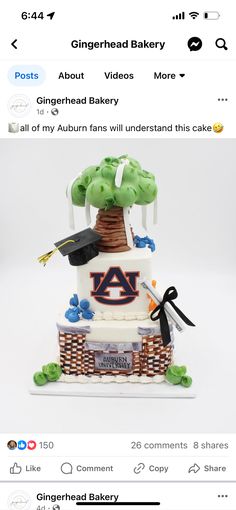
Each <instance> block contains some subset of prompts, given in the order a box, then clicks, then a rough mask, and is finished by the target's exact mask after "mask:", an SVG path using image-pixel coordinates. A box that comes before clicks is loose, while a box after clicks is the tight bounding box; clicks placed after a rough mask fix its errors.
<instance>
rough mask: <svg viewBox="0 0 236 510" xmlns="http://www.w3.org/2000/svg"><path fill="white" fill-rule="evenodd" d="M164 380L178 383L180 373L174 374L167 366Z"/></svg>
mask: <svg viewBox="0 0 236 510" xmlns="http://www.w3.org/2000/svg"><path fill="white" fill-rule="evenodd" d="M166 380H167V381H168V382H169V383H171V384H180V382H181V375H176V374H175V373H174V372H173V371H172V367H169V368H168V369H167V371H166Z"/></svg>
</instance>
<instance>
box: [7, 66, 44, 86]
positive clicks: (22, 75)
mask: <svg viewBox="0 0 236 510" xmlns="http://www.w3.org/2000/svg"><path fill="white" fill-rule="evenodd" d="M8 78H9V80H10V82H11V83H13V85H16V86H20V87H34V86H36V85H41V84H42V83H43V82H44V80H45V72H44V70H43V68H42V67H40V66H24V65H20V66H13V67H11V69H10V70H9V72H8Z"/></svg>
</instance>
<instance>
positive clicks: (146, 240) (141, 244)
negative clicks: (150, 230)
mask: <svg viewBox="0 0 236 510" xmlns="http://www.w3.org/2000/svg"><path fill="white" fill-rule="evenodd" d="M134 246H136V248H146V246H148V248H149V249H150V250H151V251H152V252H153V251H155V249H156V246H155V243H154V241H153V239H151V238H150V237H148V236H145V237H139V236H137V235H136V236H134Z"/></svg>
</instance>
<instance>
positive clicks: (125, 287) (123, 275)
mask: <svg viewBox="0 0 236 510" xmlns="http://www.w3.org/2000/svg"><path fill="white" fill-rule="evenodd" d="M138 277H139V271H125V272H123V271H122V269H121V268H120V267H110V268H109V269H108V271H107V272H106V273H102V272H100V273H90V278H93V290H92V291H91V296H93V297H94V299H96V300H97V301H98V302H99V303H102V304H103V305H128V304H129V303H132V301H134V299H135V298H136V297H137V296H138V295H139V291H138V290H136V287H137V278H138ZM113 288H119V289H120V291H119V296H117V297H114V296H113V297H112V296H111V290H112V289H113Z"/></svg>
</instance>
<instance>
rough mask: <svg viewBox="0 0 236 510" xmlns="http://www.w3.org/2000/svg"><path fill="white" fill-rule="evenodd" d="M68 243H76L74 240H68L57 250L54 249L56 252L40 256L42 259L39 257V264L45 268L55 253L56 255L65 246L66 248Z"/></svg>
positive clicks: (52, 251)
mask: <svg viewBox="0 0 236 510" xmlns="http://www.w3.org/2000/svg"><path fill="white" fill-rule="evenodd" d="M68 243H75V241H74V240H73V239H68V240H67V241H65V242H64V243H62V244H60V245H59V246H57V247H56V248H54V250H51V251H49V252H48V253H44V255H40V257H38V261H39V263H40V264H43V266H44V267H45V266H46V264H47V262H48V261H49V260H50V258H51V257H52V256H53V255H54V253H56V252H57V251H58V250H59V249H60V248H62V247H63V246H65V245H66V244H68Z"/></svg>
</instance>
